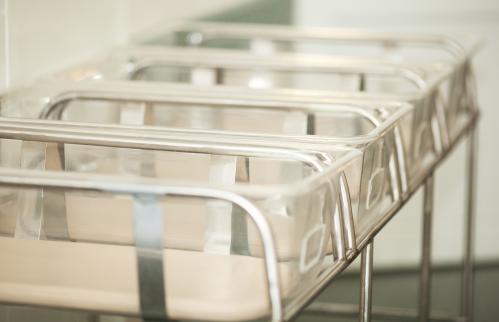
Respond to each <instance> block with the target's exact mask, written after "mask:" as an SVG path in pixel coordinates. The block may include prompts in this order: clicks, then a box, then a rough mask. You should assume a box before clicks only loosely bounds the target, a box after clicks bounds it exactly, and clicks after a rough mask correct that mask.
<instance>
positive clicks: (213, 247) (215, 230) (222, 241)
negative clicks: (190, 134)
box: [204, 155, 237, 254]
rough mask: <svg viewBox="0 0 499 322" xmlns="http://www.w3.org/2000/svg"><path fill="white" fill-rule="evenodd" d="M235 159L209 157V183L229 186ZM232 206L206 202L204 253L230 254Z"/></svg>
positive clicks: (213, 201) (223, 203)
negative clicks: (206, 218)
mask: <svg viewBox="0 0 499 322" xmlns="http://www.w3.org/2000/svg"><path fill="white" fill-rule="evenodd" d="M236 159H237V158H236V157H233V156H218V155H216V156H211V160H210V173H209V181H210V182H212V183H219V184H231V183H235V181H236ZM231 214H232V204H231V203H229V202H227V201H221V200H209V201H208V220H207V224H206V235H205V245H204V251H206V252H210V253H220V254H230V249H231V234H232V220H231V219H232V218H231Z"/></svg>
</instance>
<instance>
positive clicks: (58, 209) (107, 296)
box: [0, 118, 363, 321]
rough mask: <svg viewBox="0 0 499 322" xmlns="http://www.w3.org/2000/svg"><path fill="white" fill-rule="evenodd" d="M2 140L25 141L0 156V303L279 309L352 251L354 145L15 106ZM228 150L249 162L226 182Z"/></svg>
mask: <svg viewBox="0 0 499 322" xmlns="http://www.w3.org/2000/svg"><path fill="white" fill-rule="evenodd" d="M0 138H1V141H0V143H1V144H2V149H6V148H7V147H10V148H14V147H19V146H20V147H21V149H20V150H18V151H15V150H12V151H5V150H4V153H2V156H4V155H5V154H6V153H7V152H10V153H11V154H12V155H17V156H18V157H17V159H14V160H12V158H11V160H10V164H6V160H5V159H3V158H2V168H0V173H1V176H0V177H1V179H0V183H1V185H2V189H4V190H8V191H11V192H12V191H13V192H15V194H14V196H15V198H12V199H11V200H9V203H8V204H6V203H5V200H4V204H3V205H2V212H1V214H0V220H1V225H0V226H1V227H2V228H1V229H2V236H1V237H0V250H1V252H2V254H3V255H2V256H3V263H4V265H3V268H2V270H1V272H0V286H1V287H0V301H1V302H5V303H14V304H24V305H36V306H50V307H60V308H70V309H82V310H90V311H98V312H109V313H113V314H124V315H142V316H144V317H148V318H161V317H163V314H167V315H168V316H169V317H170V318H173V319H195V320H210V321H235V320H252V319H257V318H262V317H268V316H269V315H270V316H271V317H272V320H275V321H278V320H280V319H281V318H282V316H283V314H292V313H293V312H294V311H293V310H294V309H296V307H297V303H302V302H305V301H307V300H308V296H309V295H310V290H311V289H313V288H314V287H315V286H316V285H317V284H318V283H321V282H323V281H324V280H327V279H330V278H331V277H332V276H334V275H335V274H336V273H338V272H339V270H340V269H341V265H342V264H344V263H345V262H346V261H347V258H346V257H345V245H344V239H345V238H346V236H345V235H348V234H352V233H353V232H352V230H351V227H344V226H343V223H344V222H345V221H348V220H344V218H343V217H344V216H345V215H346V216H349V215H350V214H348V213H347V214H344V211H347V212H348V211H349V204H345V201H348V200H349V195H348V192H349V190H348V189H346V186H345V182H344V178H345V174H348V175H347V177H348V178H349V183H350V185H351V186H352V187H358V186H359V184H360V183H359V182H355V181H354V179H355V178H360V177H361V176H360V175H359V174H356V173H358V172H360V171H363V160H362V153H360V152H359V151H355V150H352V149H347V148H342V147H337V148H332V147H330V146H329V145H325V144H313V143H289V142H288V141H279V140H273V141H272V142H270V143H269V144H267V143H266V142H262V141H261V140H260V141H258V140H257V141H253V140H251V139H247V140H243V139H238V138H230V137H228V136H224V135H219V134H200V133H199V132H192V131H191V132H189V131H185V132H182V131H180V130H179V131H170V132H169V131H167V130H164V131H159V130H158V129H157V128H149V129H148V128H144V127H140V126H124V125H111V124H89V123H71V122H66V121H55V120H31V119H7V118H2V119H0ZM223 159H225V160H227V159H229V160H234V159H236V160H245V161H246V163H247V164H248V167H247V168H244V167H243V171H242V172H237V170H236V173H237V176H236V177H233V178H231V179H230V180H225V181H224V180H221V178H220V177H219V174H220V173H219V172H218V170H219V169H216V167H214V166H213V165H214V164H215V165H218V166H220V164H221V163H220V161H221V160H223ZM227 164H229V165H230V164H231V163H230V162H229V163H225V165H227ZM237 166H238V167H239V164H237ZM269 169H273V170H275V171H271V172H269V171H268V170H269ZM144 171H146V172H147V173H144ZM214 175H216V178H215V180H213V176H214ZM151 298H152V300H151Z"/></svg>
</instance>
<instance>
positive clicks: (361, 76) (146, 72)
mask: <svg viewBox="0 0 499 322" xmlns="http://www.w3.org/2000/svg"><path fill="white" fill-rule="evenodd" d="M291 69H292V68H291ZM130 78H132V79H135V80H142V81H157V82H179V83H192V84H197V85H215V84H227V85H232V86H247V87H250V88H273V87H275V88H300V89H314V90H336V91H341V90H344V91H357V90H359V89H361V90H362V87H364V85H363V84H365V83H367V84H368V86H367V87H366V89H365V90H367V91H369V92H373V93H379V92H386V90H387V87H388V88H389V89H391V88H393V90H395V91H396V92H395V93H399V94H404V93H405V94H407V93H414V92H415V91H417V90H418V87H417V86H416V84H414V83H413V82H412V81H411V80H409V79H406V78H404V77H402V76H399V75H396V74H386V75H373V74H369V73H361V72H359V71H355V72H353V71H352V72H350V71H337V72H336V71H323V72H321V71H292V70H290V71H276V70H274V71H270V70H266V69H263V70H258V69H255V68H251V66H248V67H240V68H237V69H227V68H225V69H222V68H204V67H196V66H173V65H170V66H168V64H167V63H165V64H161V65H156V66H155V65H151V66H148V67H144V68H142V69H140V70H137V71H136V72H135V74H134V75H130Z"/></svg>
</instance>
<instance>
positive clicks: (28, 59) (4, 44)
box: [0, 0, 499, 321]
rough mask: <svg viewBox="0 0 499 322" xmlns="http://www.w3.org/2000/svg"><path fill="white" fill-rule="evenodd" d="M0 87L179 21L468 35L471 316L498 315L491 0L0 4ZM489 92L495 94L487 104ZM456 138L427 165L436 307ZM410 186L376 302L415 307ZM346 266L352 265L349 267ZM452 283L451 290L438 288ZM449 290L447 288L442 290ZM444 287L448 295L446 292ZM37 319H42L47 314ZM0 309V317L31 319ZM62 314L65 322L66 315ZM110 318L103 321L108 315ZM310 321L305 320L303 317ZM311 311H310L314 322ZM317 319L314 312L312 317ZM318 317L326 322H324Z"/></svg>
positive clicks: (452, 240) (346, 288)
mask: <svg viewBox="0 0 499 322" xmlns="http://www.w3.org/2000/svg"><path fill="white" fill-rule="evenodd" d="M0 13H1V16H0V19H1V20H0V62H1V63H0V88H2V89H5V88H8V87H12V86H19V85H23V84H26V83H28V82H30V81H33V80H35V79H37V78H38V77H41V76H44V75H46V74H48V73H51V72H54V71H57V70H60V69H63V68H65V67H68V66H70V65H72V64H74V63H76V62H79V61H81V60H84V59H85V58H88V57H90V56H92V55H95V54H97V53H100V52H104V51H106V50H107V49H109V48H111V47H114V46H117V45H120V44H124V43H126V42H128V41H130V40H133V39H137V38H140V37H144V35H147V33H148V31H150V30H154V29H155V28H158V26H160V27H161V28H167V27H168V25H170V24H174V23H178V22H179V21H182V20H186V19H195V20H196V19H199V20H211V21H232V22H259V23H271V24H294V25H300V26H323V27H349V28H367V29H372V30H391V31H414V32H421V31H423V32H430V33H445V32H448V33H462V32H466V33H473V34H475V35H477V36H478V37H482V38H483V39H484V40H485V46H484V47H483V49H482V50H481V52H480V53H479V54H478V55H477V57H476V59H475V60H474V61H475V66H474V67H475V71H476V75H477V83H478V93H479V102H480V106H481V109H482V118H481V122H480V136H479V137H480V143H479V149H480V154H479V176H478V202H477V214H478V221H477V234H476V237H477V240H476V257H477V263H478V264H477V272H478V274H477V285H476V287H477V298H476V321H496V320H497V318H498V317H499V309H498V306H499V305H497V304H499V214H498V210H497V206H496V205H497V204H496V202H495V201H496V200H497V199H496V198H497V197H498V194H497V192H498V188H497V185H498V183H499V170H497V169H496V166H497V165H499V142H498V141H499V126H498V125H497V124H495V122H499V109H498V108H496V106H495V104H496V103H498V102H499V1H497V0H475V1H465V0H440V1H430V0H418V1H397V0H378V1H355V0H351V1H337V0H327V1H325V0H322V1H321V0H295V1H291V0H290V1H282V0H267V1H259V0H183V1H173V0H107V1H99V0H45V1H33V0H10V1H9V0H1V1H0ZM496 100H497V102H496ZM464 152H465V145H464V144H461V145H460V146H459V148H458V149H457V150H456V151H455V152H454V153H453V154H452V155H451V156H450V158H449V159H448V160H447V162H445V163H444V164H443V165H442V167H441V169H440V171H438V172H437V175H436V181H435V189H436V193H437V194H436V198H435V206H436V208H435V209H436V210H435V216H434V224H435V226H434V231H433V232H434V245H433V260H434V262H435V265H436V269H435V273H434V274H435V278H436V279H435V283H434V285H433V298H432V300H433V302H434V307H435V308H436V309H442V310H444V309H448V310H457V307H458V303H459V287H460V277H459V266H458V265H459V263H460V261H461V258H462V256H461V254H462V251H463V229H464V228H463V223H464V216H463V214H464V204H465V198H464V191H465V190H464V189H465V187H464V182H465V180H464V174H465V166H466V163H465V162H464V160H465V158H464ZM421 207H422V193H421V192H419V193H417V194H416V196H415V197H414V198H413V199H412V200H411V202H409V203H408V204H407V205H406V207H405V208H404V209H403V210H402V211H401V213H400V214H399V215H397V216H396V217H395V218H394V220H393V221H392V222H390V223H389V225H388V226H387V227H386V229H385V230H384V232H383V234H381V235H380V236H379V237H378V238H377V239H376V242H375V253H376V254H375V261H376V262H375V269H376V272H377V275H376V278H375V284H374V293H375V297H374V298H375V304H379V305H385V306H387V305H398V306H406V307H414V305H415V304H416V294H417V281H416V277H417V274H416V269H417V265H418V258H419V253H420V244H421V240H420V239H421V238H420V237H421V223H422V218H421V215H420V214H421ZM352 270H355V267H354V268H352ZM356 283H357V277H356V275H354V273H352V272H351V271H350V272H348V271H347V272H345V274H343V276H342V277H341V278H340V279H339V280H338V281H337V282H336V283H333V284H332V287H331V288H330V289H329V290H328V291H327V292H326V294H324V298H327V299H328V300H329V299H335V300H337V301H340V302H350V303H356V301H357V297H358V286H357V284H356ZM453 288H455V290H456V291H455V292H449V289H453ZM449 294H451V295H449ZM452 294H454V295H455V296H452ZM45 313H46V315H43V314H41V315H38V316H37V319H38V320H39V321H42V320H43V321H45V319H47V321H48V320H52V319H53V318H54V316H53V315H51V314H52V313H50V312H48V311H47V312H45ZM26 314H27V313H26V312H24V313H22V314H21V313H20V312H17V313H16V310H15V309H8V308H2V309H0V321H11V320H12V321H17V320H22V321H27V320H30V321H32V320H31V318H32V317H33V316H32V315H29V314H27V315H26ZM67 314H68V315H67V316H66V317H65V318H64V317H63V318H62V319H67V320H71V321H76V320H78V319H79V317H78V316H77V315H74V314H73V313H67ZM109 319H112V318H109ZM312 319H315V317H311V316H304V317H303V318H302V320H303V321H311V320H312ZM319 320H321V319H317V321H319ZM321 321H322V320H321ZM324 321H325V320H324Z"/></svg>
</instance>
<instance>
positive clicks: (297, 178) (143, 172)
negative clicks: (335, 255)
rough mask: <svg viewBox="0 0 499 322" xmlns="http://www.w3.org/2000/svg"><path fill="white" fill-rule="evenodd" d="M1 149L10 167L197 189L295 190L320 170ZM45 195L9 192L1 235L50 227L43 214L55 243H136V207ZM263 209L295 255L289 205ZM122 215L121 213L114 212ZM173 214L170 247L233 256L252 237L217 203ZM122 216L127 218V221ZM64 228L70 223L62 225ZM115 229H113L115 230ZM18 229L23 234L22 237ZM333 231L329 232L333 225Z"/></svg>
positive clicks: (234, 158)
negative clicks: (24, 222) (26, 223)
mask: <svg viewBox="0 0 499 322" xmlns="http://www.w3.org/2000/svg"><path fill="white" fill-rule="evenodd" d="M0 143H8V144H9V145H10V147H11V151H10V153H11V155H12V156H15V157H11V160H12V161H11V162H10V163H7V162H5V163H3V164H2V166H9V167H14V168H29V169H40V170H44V169H46V170H51V171H72V172H79V173H99V174H113V175H114V174H116V175H120V176H128V177H137V176H142V177H153V178H160V179H165V180H168V181H170V182H171V181H173V182H178V181H181V182H190V183H192V184H195V183H201V184H214V185H226V186H231V185H235V184H238V185H258V186H276V185H288V184H289V185H296V184H299V183H300V182H302V181H303V180H304V179H306V178H308V177H309V176H311V175H313V174H314V173H316V172H317V171H319V170H318V169H317V168H315V167H314V168H312V167H311V166H309V165H308V164H306V163H304V162H302V161H298V160H295V159H293V158H291V157H290V158H289V159H288V158H287V157H286V156H281V157H271V156H268V157H267V156H265V155H255V156H251V155H249V156H248V155H238V154H230V153H227V154H226V155H222V154H211V153H208V152H206V153H188V152H174V151H151V150H137V149H116V148H107V147H93V146H82V145H72V144H54V143H48V144H47V143H41V142H28V141H25V142H20V141H13V140H2V141H0ZM43 194H44V193H43V192H42V191H38V193H37V194H33V195H22V196H20V195H18V194H16V193H14V192H12V191H11V190H9V189H4V190H3V192H2V199H1V200H2V211H1V213H2V215H1V216H0V221H1V224H0V227H1V229H0V230H1V231H0V233H2V234H4V235H13V234H16V233H19V234H24V233H26V234H29V233H30V231H27V232H23V231H22V229H21V228H22V227H21V226H16V220H18V217H19V216H16V215H15V214H16V213H20V214H21V216H24V215H26V216H27V217H26V218H28V220H35V221H38V222H40V223H39V224H38V225H39V226H44V225H43V223H41V221H40V220H41V218H40V215H36V216H38V217H35V218H33V217H32V216H33V213H41V212H43V211H48V212H50V213H51V214H54V216H45V217H44V219H45V220H46V222H47V223H46V224H47V225H45V226H44V228H45V229H46V230H47V231H49V232H50V233H49V234H50V236H51V238H56V239H57V238H69V239H71V240H75V241H97V242H98V241H107V242H112V243H117V244H130V243H132V242H133V237H132V236H131V235H130V234H129V233H127V232H128V231H129V229H128V228H129V225H130V220H131V219H130V218H131V217H130V214H131V211H132V204H131V203H130V201H127V200H123V199H120V198H115V199H110V198H104V199H102V200H100V199H99V198H90V199H88V198H87V197H84V196H78V195H75V194H64V193H60V192H54V191H48V192H45V194H44V195H45V197H44V201H45V202H44V203H43V204H39V203H37V202H36V200H39V199H40V198H42V197H41V195H43ZM86 195H89V194H88V193H87V194H86ZM258 203H259V204H261V206H262V208H263V209H265V211H266V212H268V213H272V214H276V216H272V217H270V218H271V221H272V222H275V225H276V227H279V229H282V233H280V234H278V235H277V236H276V238H277V239H279V240H280V239H281V238H282V241H280V242H279V244H280V245H282V248H279V256H280V257H281V258H289V257H290V256H291V255H292V248H291V243H290V242H289V241H290V238H291V237H292V236H294V235H293V234H292V232H293V229H294V228H293V224H292V222H291V221H290V220H289V218H291V217H292V216H293V215H292V214H291V213H290V211H289V209H287V208H286V205H285V204H283V201H282V200H281V199H279V198H275V196H268V199H264V200H260V201H258ZM18 207H23V209H25V210H23V211H19V212H17V211H16V209H17V208H18ZM118 209H119V211H114V210H118ZM174 212H175V213H178V214H180V213H181V214H182V215H179V216H172V217H169V218H171V220H172V222H167V223H165V229H172V227H178V229H175V230H172V231H171V234H168V237H167V239H166V243H167V246H168V247H171V248H178V249H189V250H200V249H213V250H214V251H222V252H230V251H231V250H232V251H233V250H234V247H235V246H234V243H238V242H239V241H240V240H244V239H245V238H246V237H247V235H248V234H247V229H246V227H245V224H244V222H241V219H240V218H239V217H240V216H238V214H237V211H236V210H235V209H234V208H232V207H226V206H223V205H221V204H219V203H216V202H214V203H208V204H204V203H203V204H196V203H192V204H189V205H182V207H181V208H179V209H177V210H176V211H174ZM124 214H128V215H124ZM124 216H128V217H124ZM52 217H53V218H52ZM103 218H105V219H103ZM123 218H128V219H127V220H123ZM226 218H229V220H227V219H226ZM230 218H232V219H230ZM323 219H324V221H325V222H329V221H330V218H323ZM61 222H64V224H63V225H62V226H61V225H60V223H61ZM109 227H113V229H112V230H110V229H109ZM18 228H19V229H21V231H19V232H18V231H17V230H18ZM326 228H327V230H328V231H329V229H330V227H329V225H327V226H326ZM38 229H40V228H38ZM290 234H291V235H290ZM246 244H248V243H247V242H246ZM248 247H249V246H248V245H246V246H245V248H244V247H243V248H244V249H242V248H241V249H242V250H241V252H244V253H252V250H251V247H250V248H248Z"/></svg>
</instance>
